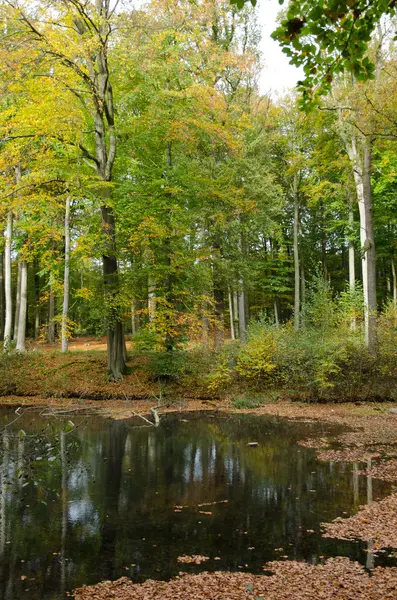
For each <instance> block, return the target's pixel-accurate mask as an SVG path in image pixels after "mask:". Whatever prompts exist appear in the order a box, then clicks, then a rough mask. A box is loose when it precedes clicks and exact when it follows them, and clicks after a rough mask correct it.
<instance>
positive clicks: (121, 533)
mask: <svg viewBox="0 0 397 600" xmlns="http://www.w3.org/2000/svg"><path fill="white" fill-rule="evenodd" d="M12 414H13V413H12V412H10V411H9V410H8V409H2V410H1V412H0V420H1V422H2V423H3V425H5V426H6V427H4V426H3V428H2V430H1V439H0V464H1V471H0V597H1V598H4V599H5V600H17V599H18V600H20V599H21V598H29V600H39V599H40V600H48V599H59V598H63V597H64V596H65V593H66V592H67V591H68V590H71V589H73V588H74V587H76V586H79V585H82V584H85V583H86V584H90V583H95V582H97V581H100V580H102V579H115V578H117V577H120V576H122V575H128V576H130V577H132V578H133V579H135V580H137V581H138V580H143V579H146V578H148V577H152V578H162V579H164V578H168V577H171V576H172V575H175V574H176V573H178V571H179V570H180V564H178V562H177V557H178V556H180V555H183V554H187V555H192V554H197V555H206V556H209V557H210V561H208V562H206V563H204V564H203V565H201V566H196V565H184V569H188V570H189V571H197V570H202V569H205V570H211V569H214V570H215V569H216V570H219V569H223V570H225V569H232V570H238V569H240V568H247V569H249V570H250V571H254V572H262V571H263V564H264V563H265V562H266V561H268V560H272V559H275V558H279V557H280V555H281V556H288V557H289V558H291V559H292V558H293V559H304V560H309V561H311V562H316V561H317V560H318V558H319V557H320V556H327V555H331V556H332V555H345V556H350V557H352V558H355V559H358V560H361V562H363V563H364V564H365V561H366V560H370V561H371V565H372V564H373V562H374V560H375V558H374V557H373V555H371V558H368V559H367V554H366V553H365V552H364V547H363V545H361V544H358V543H357V544H356V543H350V542H342V541H340V542H338V541H335V540H330V539H322V538H321V535H320V533H319V523H320V522H322V521H330V520H332V519H334V518H335V517H336V516H339V515H341V514H343V513H344V511H345V512H348V513H351V512H354V511H355V510H357V508H358V505H359V504H362V503H364V502H365V501H366V500H367V492H368V494H370V495H371V499H373V500H376V499H378V498H380V497H383V496H384V495H385V494H386V493H387V492H388V490H389V489H390V486H389V485H388V484H385V483H382V482H380V481H376V480H373V481H371V485H370V486H368V490H367V482H366V479H365V478H364V477H363V476H361V475H358V473H357V470H358V469H357V465H351V464H343V463H338V464H336V463H325V462H324V463H321V462H318V461H317V460H316V458H315V451H314V450H312V449H309V448H304V447H301V446H297V444H296V442H297V441H298V440H300V439H303V438H306V437H309V436H315V435H316V433H318V434H319V435H322V434H323V432H322V426H321V425H315V424H312V423H299V422H290V421H286V420H281V419H280V420H279V419H277V418H272V417H253V416H250V415H239V416H236V415H233V416H228V415H209V414H208V413H206V414H204V415H203V414H197V413H196V414H194V415H189V416H186V415H183V416H181V415H168V416H167V417H163V418H162V422H161V424H160V426H159V427H157V428H150V427H146V426H143V427H141V426H139V425H141V423H139V424H137V422H136V421H133V420H131V421H112V420H105V419H102V418H99V417H94V416H92V417H89V418H86V417H84V418H78V417H76V419H75V425H76V427H75V429H72V430H70V431H68V429H70V427H69V426H66V421H67V420H62V419H58V420H56V421H55V422H54V418H53V417H47V418H46V417H43V416H40V414H38V413H36V412H35V413H32V412H31V411H27V412H26V414H24V415H22V417H21V418H20V419H19V420H18V421H17V422H16V423H14V424H10V425H9V426H8V423H9V422H10V421H12ZM7 419H9V421H7ZM327 428H328V429H329V427H327ZM253 440H255V441H258V442H259V445H258V446H257V447H255V448H252V447H248V446H247V443H248V442H250V441H253ZM226 501H227V502H226ZM200 504H201V505H202V504H204V506H199V505H200ZM178 507H179V508H178ZM180 507H183V508H180ZM369 556H370V555H369V554H368V557H369ZM215 557H217V558H220V560H216V561H215V560H214V558H215ZM367 564H368V563H367ZM246 565H247V566H246ZM371 565H370V566H371Z"/></svg>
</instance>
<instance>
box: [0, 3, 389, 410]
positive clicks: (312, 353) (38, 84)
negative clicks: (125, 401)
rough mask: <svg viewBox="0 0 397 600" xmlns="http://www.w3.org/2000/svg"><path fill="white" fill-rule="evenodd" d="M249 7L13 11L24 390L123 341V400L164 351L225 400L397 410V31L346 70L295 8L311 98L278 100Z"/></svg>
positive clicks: (12, 194) (8, 38) (374, 32)
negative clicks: (50, 370) (264, 80)
mask: <svg viewBox="0 0 397 600" xmlns="http://www.w3.org/2000/svg"><path fill="white" fill-rule="evenodd" d="M239 4H240V5H241V6H238V5H237V4H233V3H229V2H228V1H227V0H201V1H200V2H193V1H190V0H181V1H180V2H173V1H172V0H154V1H152V2H149V3H148V4H146V5H142V6H140V5H130V4H129V3H125V4H120V5H118V4H116V5H113V6H111V5H110V4H109V3H108V1H107V0H101V1H98V2H87V1H85V0H84V1H83V0H70V1H65V2H52V1H51V0H46V1H42V2H39V3H38V4H35V3H31V2H29V1H26V2H20V3H13V2H10V1H8V0H7V1H6V2H3V3H2V4H1V6H0V10H1V21H2V35H1V43H0V65H1V66H0V71H1V99H0V132H1V133H0V178H1V186H0V188H1V197H0V223H1V227H2V230H3V232H4V235H3V236H2V238H1V240H0V261H1V262H0V337H1V339H2V340H3V342H2V346H3V353H2V358H1V361H2V365H3V366H2V368H3V372H5V371H7V370H8V371H13V370H14V372H15V373H20V369H21V364H22V365H23V364H24V362H23V361H24V360H28V361H29V360H36V361H37V358H34V359H33V358H29V357H32V355H33V354H35V356H36V357H37V355H39V354H40V353H41V352H44V351H48V349H50V351H51V349H53V350H54V351H57V352H59V351H61V353H65V354H66V353H68V350H70V349H71V348H70V347H69V346H70V342H71V340H75V339H78V338H79V337H81V338H82V339H83V338H84V339H86V338H89V339H91V338H94V339H95V338H97V339H99V338H101V337H102V336H106V340H107V342H106V345H107V366H106V365H104V366H103V374H102V376H103V377H104V376H106V372H107V373H108V378H109V381H116V382H117V381H120V380H122V379H123V377H124V376H125V375H127V376H128V373H129V369H130V367H129V365H130V363H131V360H133V359H131V356H132V357H133V356H135V357H137V356H142V355H143V354H145V353H146V355H147V356H150V357H151V358H150V361H151V363H150V364H151V365H152V367H151V368H152V375H153V377H154V378H156V377H157V378H160V379H161V378H163V379H168V380H175V379H180V378H181V377H182V375H186V374H189V373H190V374H191V373H192V371H195V370H196V371H197V370H198V371H200V373H201V379H200V381H201V384H202V385H203V386H204V387H205V388H206V389H207V390H208V391H209V392H210V393H219V391H220V390H222V389H224V388H225V387H227V386H229V385H233V383H236V382H237V383H238V385H242V386H243V387H244V386H247V387H250V386H251V387H252V386H254V388H256V387H257V386H262V387H270V388H272V389H273V388H274V389H276V388H277V389H279V388H283V389H289V390H299V389H301V388H304V389H305V390H306V391H308V393H309V395H314V396H316V395H317V396H321V395H325V396H327V395H331V396H332V395H335V394H342V396H343V395H344V394H345V395H347V396H348V397H350V396H351V397H353V396H354V395H357V394H358V395H359V390H362V393H363V397H365V398H367V397H370V396H371V395H372V396H374V397H377V396H379V397H382V396H387V397H388V398H393V397H395V394H396V393H397V390H396V387H395V383H393V381H394V378H395V375H396V373H397V275H396V253H397V246H396V229H397V187H396V178H397V145H396V140H397V125H396V123H397V51H396V48H395V43H394V40H393V32H394V29H393V19H392V17H390V16H388V17H383V19H381V18H380V15H375V16H374V15H370V17H368V18H367V20H365V19H364V18H363V19H362V20H361V22H360V21H357V24H356V23H355V25H354V26H355V27H356V29H357V30H358V31H359V33H360V35H361V38H359V39H355V38H354V36H352V35H351V34H349V35H350V37H349V40H350V39H352V40H353V41H352V42H351V46H350V47H349V49H348V52H346V51H345V50H343V52H342V53H341V56H342V57H344V58H343V60H344V62H343V61H342V62H343V64H342V62H339V63H338V60H336V62H335V61H334V62H332V61H330V57H329V56H327V55H324V52H323V53H322V54H321V52H320V51H319V52H318V54H317V56H314V55H313V51H314V50H315V46H314V45H311V43H310V38H309V36H310V34H312V33H313V32H312V31H309V32H307V33H305V35H306V38H307V39H306V41H305V38H304V37H303V38H302V39H303V41H302V39H301V37H299V35H298V33H299V31H300V30H301V27H302V24H303V21H302V22H301V21H299V18H298V17H297V16H296V14H295V13H296V3H295V9H294V3H291V7H290V8H289V10H290V11H294V10H295V13H293V14H292V17H293V18H292V17H291V16H290V17H289V20H287V21H285V20H284V21H281V25H280V28H279V30H276V32H275V35H276V37H277V35H278V39H279V41H280V43H281V44H282V45H284V46H285V48H284V50H285V52H286V53H287V55H288V56H289V57H292V58H291V60H292V62H293V63H294V62H295V64H298V65H299V64H303V65H304V73H305V80H304V81H302V82H299V83H298V92H295V91H291V92H290V93H288V94H286V95H283V96H281V95H278V96H276V97H274V95H272V94H271V93H263V91H261V89H260V86H259V84H258V82H259V77H260V73H261V68H262V65H263V62H264V61H265V62H266V61H271V60H272V58H271V57H268V56H262V55H261V52H260V38H261V29H260V27H259V26H258V23H257V16H256V9H255V7H253V6H252V5H251V4H250V3H245V4H244V2H240V3H239ZM308 4H310V3H308ZM311 4H312V5H313V6H314V8H315V6H316V3H311ZM314 8H313V11H314ZM378 8H379V7H378ZM383 8H384V7H383ZM302 10H303V8H302ZM384 12H387V10H386V9H385V8H384ZM389 12H390V11H389ZM313 14H314V12H313ZM316 14H317V13H316ZM284 16H285V15H284ZM376 16H378V17H379V18H378V20H377V21H376V22H375V20H374V19H375V18H376ZM342 17H343V15H342ZM342 17H341V14H339V15H338V18H342ZM345 17H346V16H344V17H343V18H344V19H345ZM354 18H355V19H356V17H354ZM371 19H372V21H371ZM317 20H318V21H317V30H315V31H316V32H317V34H318V40H320V41H318V40H317V42H318V44H319V47H320V48H321V27H320V25H321V18H319V17H318V14H317ZM335 20H336V17H335V19H333V20H332V19H331V22H335ZM296 22H298V27H297V28H296V30H294V31H292V30H291V23H295V25H296ZM283 23H284V29H283ZM319 23H320V25H319ZM368 23H370V25H371V26H369V25H368ZM315 24H316V22H315ZM311 26H312V27H314V25H313V23H312V24H311ZM360 27H361V29H360ZM344 29H346V27H344ZM368 30H369V31H368ZM286 31H287V33H288V32H289V38H288V36H287V35H286V34H285V32H286ZM313 31H314V30H313ZM354 31H355V30H354ZM277 32H278V34H277ZM329 35H330V34H329ZM360 39H361V41H360ZM307 40H309V42H308V41H307ZM342 42H343V40H342ZM342 42H340V40H339V38H336V37H335V47H336V48H338V43H340V44H342ZM353 42H354V43H353ZM325 43H327V44H328V46H329V45H330V43H331V42H330V38H328V41H327V40H326V42H325ZM349 43H350V41H349ZM349 53H350V54H349ZM313 56H314V58H313ZM330 56H331V58H332V53H331V54H330ZM316 61H317V62H316ZM349 61H350V62H349ZM314 63H316V64H314ZM347 63H348V65H347V66H348V68H346V64H347ZM334 65H336V67H335V66H334ZM338 65H339V66H338ZM313 90H314V91H313ZM126 342H127V344H128V351H127V347H126ZM88 346H89V343H88ZM69 354H70V352H69ZM24 355H25V356H26V357H27V358H26V359H24ZM190 363H194V364H193V366H192V364H190ZM27 364H29V362H28V363H27ZM10 377H11V376H9V377H8V379H9V378H10ZM11 379H12V377H11ZM196 379H197V378H196ZM13 385H14V384H13ZM341 386H342V388H341ZM11 388H12V386H11ZM11 388H10V387H9V386H8V387H7V386H5V388H4V390H3V393H6V392H7V391H8V392H9V390H10V389H11ZM14 388H15V385H14ZM14 388H12V389H14Z"/></svg>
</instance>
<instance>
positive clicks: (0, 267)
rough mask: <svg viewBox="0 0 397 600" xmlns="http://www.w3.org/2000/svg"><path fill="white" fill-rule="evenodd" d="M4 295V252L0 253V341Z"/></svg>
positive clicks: (3, 317)
mask: <svg viewBox="0 0 397 600" xmlns="http://www.w3.org/2000/svg"><path fill="white" fill-rule="evenodd" d="M4 325H5V293H4V252H0V340H4Z"/></svg>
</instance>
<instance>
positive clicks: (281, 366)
mask: <svg viewBox="0 0 397 600" xmlns="http://www.w3.org/2000/svg"><path fill="white" fill-rule="evenodd" d="M303 317H304V318H303V322H304V325H305V326H304V327H303V328H302V329H301V330H299V331H295V330H294V328H293V326H292V323H287V324H285V325H283V326H281V327H276V326H275V325H274V324H271V323H269V322H267V321H266V320H265V319H263V318H262V319H260V320H259V321H257V322H256V323H253V324H251V325H250V327H249V329H248V335H247V343H246V344H245V345H238V344H237V345H233V346H232V348H233V352H234V354H233V362H231V361H230V360H227V358H226V356H225V353H220V354H219V356H218V361H217V366H216V368H215V369H214V370H213V372H212V373H211V375H210V377H209V388H210V390H211V391H215V390H216V391H219V390H221V389H222V388H226V387H229V386H230V385H231V384H239V385H245V386H247V385H252V384H254V385H255V386H256V389H264V390H265V389H269V388H273V389H284V390H286V392H287V393H288V391H289V390H294V395H295V394H296V393H298V394H301V395H302V394H303V395H304V396H305V397H306V398H308V397H310V398H314V399H324V398H327V399H331V398H332V399H333V400H349V399H350V400H351V399H356V398H357V397H360V398H363V399H366V398H369V397H372V398H375V397H377V396H381V397H385V396H386V397H393V395H395V394H396V393H397V389H396V385H395V383H393V378H395V377H396V376H397V308H396V307H395V306H393V305H389V306H387V307H386V308H385V310H384V311H383V313H382V314H381V315H380V317H379V320H378V340H379V349H378V353H377V354H376V355H373V354H370V353H369V352H368V351H367V349H366V347H365V345H364V332H363V327H362V301H361V300H360V298H359V296H358V295H357V294H356V293H355V292H353V293H350V292H349V293H346V294H341V296H340V297H339V298H333V297H332V294H331V289H330V287H329V284H328V282H325V281H322V280H319V279H317V280H316V281H315V282H314V284H313V286H312V287H311V289H310V290H309V294H308V300H307V303H306V305H305V309H304V315H303ZM353 318H354V322H355V323H356V328H355V329H352V327H351V325H352V321H353ZM228 346H229V344H228ZM228 352H229V353H230V350H228ZM394 381H395V380H394ZM393 390H394V391H393ZM256 402H259V400H257V399H256V400H252V398H249V399H247V398H246V397H245V396H242V397H239V398H237V399H236V400H235V405H236V406H238V407H251V408H252V407H254V404H256ZM248 405H249V406H248Z"/></svg>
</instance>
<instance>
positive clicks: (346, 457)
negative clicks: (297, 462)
mask: <svg viewBox="0 0 397 600" xmlns="http://www.w3.org/2000/svg"><path fill="white" fill-rule="evenodd" d="M379 456H380V454H379V453H378V452H377V453H375V452H369V451H365V450H362V449H360V448H346V449H344V450H325V451H323V452H318V454H317V458H318V459H319V460H325V461H333V462H365V461H367V460H369V459H372V458H377V457H379Z"/></svg>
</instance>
